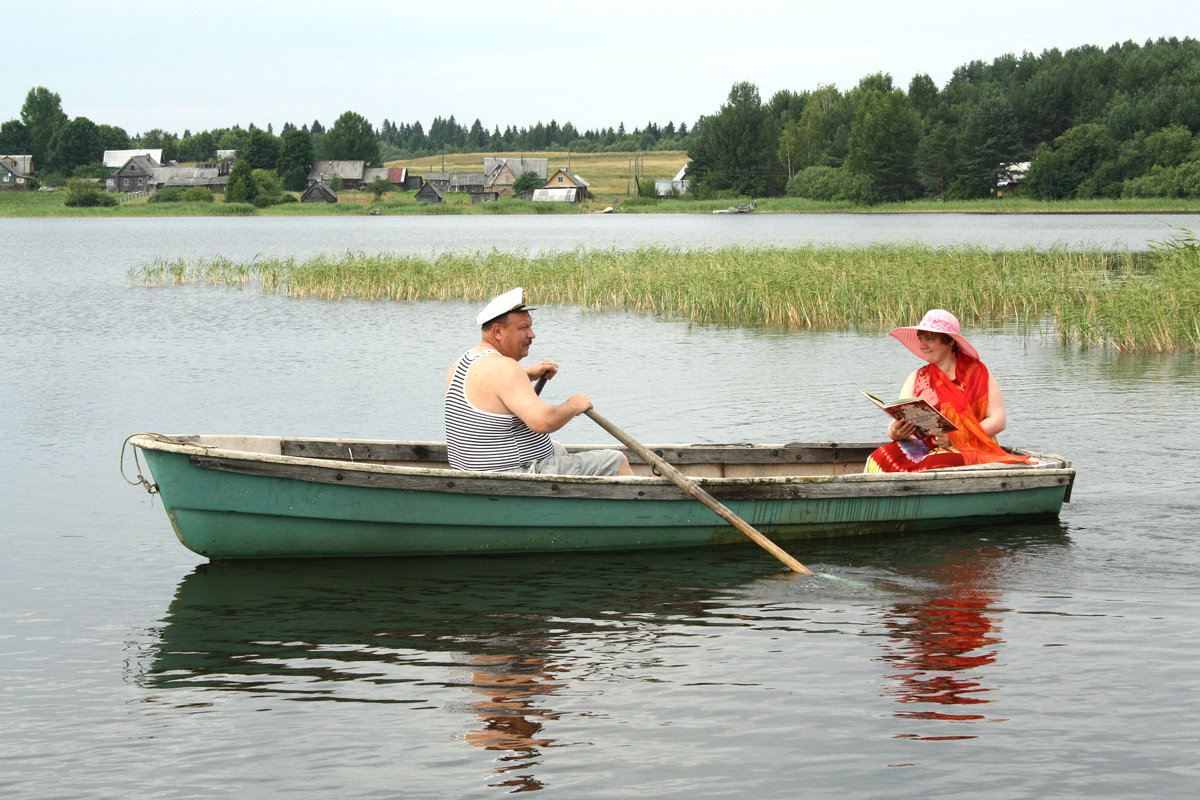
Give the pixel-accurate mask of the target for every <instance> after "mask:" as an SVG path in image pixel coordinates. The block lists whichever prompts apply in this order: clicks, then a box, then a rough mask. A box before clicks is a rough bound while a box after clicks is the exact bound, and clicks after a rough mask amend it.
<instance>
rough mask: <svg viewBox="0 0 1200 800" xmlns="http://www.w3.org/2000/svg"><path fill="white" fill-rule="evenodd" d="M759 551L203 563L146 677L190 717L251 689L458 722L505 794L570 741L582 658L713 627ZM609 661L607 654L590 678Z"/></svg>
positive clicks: (526, 785) (186, 584) (170, 615)
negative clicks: (609, 642) (565, 730)
mask: <svg viewBox="0 0 1200 800" xmlns="http://www.w3.org/2000/svg"><path fill="white" fill-rule="evenodd" d="M753 550H754V548H752V547H751V548H749V549H748V552H747V553H746V555H745V557H744V558H743V559H740V560H739V559H738V558H736V557H734V558H716V557H714V555H713V554H712V553H711V552H710V551H704V550H693V551H687V552H684V553H670V554H668V553H648V554H637V555H636V557H635V556H633V555H626V556H619V555H610V556H604V557H600V558H587V559H582V558H580V557H576V556H569V555H568V556H561V555H560V556H548V555H531V556H527V557H523V558H521V559H520V560H519V562H518V561H515V560H512V559H496V558H480V557H471V556H465V557H456V558H453V559H440V558H430V559H419V560H418V559H371V560H368V559H340V560H338V559H333V560H326V559H310V560H305V561H300V562H297V561H279V560H276V561H224V562H211V563H204V564H200V565H198V566H197V567H196V568H195V570H194V571H193V572H192V573H191V574H189V575H187V576H186V577H184V579H183V580H182V581H181V582H180V584H179V587H178V590H177V592H176V595H175V598H174V599H173V601H172V602H171V604H170V608H169V609H168V611H167V614H166V615H165V617H164V619H163V623H162V625H161V627H160V628H158V629H157V630H155V631H153V632H152V636H153V639H152V641H150V642H149V643H148V644H147V645H146V647H145V655H144V657H143V658H141V659H139V662H140V663H139V665H138V668H139V672H138V674H137V675H136V676H135V677H134V680H135V681H136V683H137V684H138V685H140V686H142V687H143V688H145V689H147V690H148V691H149V693H150V696H152V697H153V698H154V700H153V702H155V703H168V704H169V703H173V702H178V703H181V704H184V705H186V706H187V707H203V706H204V705H205V703H206V698H208V697H211V698H212V702H214V703H215V702H218V698H220V697H221V696H222V695H226V694H228V693H230V692H237V693H245V694H248V695H251V696H253V697H255V698H256V699H259V700H261V701H263V702H266V700H264V698H272V699H273V700H275V701H279V702H321V701H326V702H336V703H343V704H344V703H389V704H402V705H405V706H406V707H410V708H411V707H417V708H436V709H439V712H438V713H441V712H443V711H449V712H450V714H451V718H450V719H448V720H447V721H446V722H447V724H448V725H449V726H450V729H451V731H453V730H454V729H457V730H458V734H457V736H454V738H458V739H460V740H461V741H464V742H465V743H466V744H468V745H470V746H471V747H472V748H478V750H479V752H480V753H481V754H483V753H486V754H488V761H487V763H486V766H485V767H484V769H485V770H486V771H487V772H489V773H493V774H494V777H493V778H492V779H493V780H494V781H496V783H495V784H494V785H495V786H501V787H508V788H509V789H511V790H522V789H534V788H538V787H539V786H540V785H541V782H540V780H539V778H538V776H537V774H536V773H537V770H536V766H537V765H538V764H539V763H540V760H541V758H542V754H543V752H544V750H545V749H546V748H549V747H555V746H558V745H559V744H561V743H560V742H558V741H557V736H556V735H555V733H554V731H553V726H552V724H551V723H552V722H553V721H554V720H557V719H559V718H560V717H561V713H560V712H558V711H556V710H555V708H554V698H555V697H556V696H558V694H559V693H560V692H562V691H564V690H565V689H566V688H569V687H570V686H571V684H572V683H574V682H575V681H576V680H578V679H579V678H580V677H581V675H580V673H579V665H578V661H579V659H578V654H577V653H576V652H574V651H573V649H572V648H574V647H578V646H579V645H578V643H579V641H580V640H581V639H582V640H587V639H589V638H594V637H604V636H608V635H611V634H612V633H613V632H614V630H615V631H617V632H619V633H620V635H621V636H623V637H632V638H637V637H639V636H653V635H656V634H654V633H653V632H650V631H649V629H651V628H653V623H654V620H656V619H662V620H663V621H667V620H669V621H670V623H671V629H672V630H676V631H677V630H678V627H679V626H680V625H683V624H687V622H686V621H687V620H695V621H696V622H695V624H696V625H697V626H702V625H703V622H702V620H701V618H702V617H703V615H704V609H705V606H704V603H705V602H706V601H709V600H710V599H711V598H712V596H713V595H714V593H718V592H721V591H724V590H728V589H729V588H730V587H734V586H739V585H742V584H744V583H747V582H749V581H752V580H754V579H755V578H757V577H759V576H761V575H762V561H761V559H759V558H757V556H756V554H755V553H754V552H753ZM635 558H636V560H635ZM584 561H586V569H584V568H583V567H584V566H585V564H584ZM506 576H508V577H511V579H506ZM518 576H519V579H518ZM635 627H636V630H635ZM643 632H644V633H643ZM618 652H623V648H618ZM603 663H604V659H603V658H602V657H600V656H597V655H595V654H592V655H591V656H590V657H589V659H588V663H587V665H586V672H587V674H589V675H594V674H595V673H596V672H598V671H600V670H602V669H603ZM576 702H577V703H578V700H577V701H576ZM456 717H457V719H456Z"/></svg>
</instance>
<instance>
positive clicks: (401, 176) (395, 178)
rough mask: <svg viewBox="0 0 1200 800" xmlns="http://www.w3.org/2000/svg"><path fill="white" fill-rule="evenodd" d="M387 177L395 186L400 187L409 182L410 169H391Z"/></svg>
mask: <svg viewBox="0 0 1200 800" xmlns="http://www.w3.org/2000/svg"><path fill="white" fill-rule="evenodd" d="M387 177H388V180H389V181H391V182H392V183H394V184H397V185H399V184H401V183H404V182H405V181H406V180H408V168H407V167H389V168H388V176H387Z"/></svg>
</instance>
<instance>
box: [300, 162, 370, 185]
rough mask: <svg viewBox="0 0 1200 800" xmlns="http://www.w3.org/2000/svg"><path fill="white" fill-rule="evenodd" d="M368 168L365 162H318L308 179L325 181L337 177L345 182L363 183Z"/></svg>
mask: <svg viewBox="0 0 1200 800" xmlns="http://www.w3.org/2000/svg"><path fill="white" fill-rule="evenodd" d="M366 166H367V162H365V161H316V162H314V163H313V166H312V169H311V170H309V172H308V179H309V180H310V181H324V180H329V179H330V178H332V177H333V176H334V175H337V176H338V177H340V178H341V179H342V180H344V181H361V180H362V179H363V170H364V169H366Z"/></svg>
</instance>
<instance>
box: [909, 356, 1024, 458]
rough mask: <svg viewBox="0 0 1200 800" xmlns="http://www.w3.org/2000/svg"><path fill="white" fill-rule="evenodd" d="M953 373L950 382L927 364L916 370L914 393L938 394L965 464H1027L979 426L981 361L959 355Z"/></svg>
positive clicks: (983, 381) (983, 394) (984, 371)
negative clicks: (928, 391) (953, 425)
mask: <svg viewBox="0 0 1200 800" xmlns="http://www.w3.org/2000/svg"><path fill="white" fill-rule="evenodd" d="M954 373H955V378H956V379H955V380H953V381H952V380H950V379H949V378H948V377H946V373H944V372H942V371H941V370H940V369H939V368H938V367H937V366H935V365H933V364H926V365H925V366H923V367H921V369H919V370H917V377H916V379H915V381H914V384H913V394H915V395H917V396H918V397H920V396H922V391H923V390H925V389H931V390H932V391H933V393H934V394H936V395H937V403H935V405H936V406H937V409H938V411H940V412H942V415H943V416H945V417H946V418H947V419H948V420H950V421H951V422H953V423H954V424H955V425H956V426H957V427H958V430H956V431H951V433H950V444H951V446H953V448H954V449H955V450H957V451H958V452H960V453H962V455H963V460H964V463H966V464H991V463H1004V464H1023V463H1028V461H1029V459H1028V458H1027V457H1025V456H1017V455H1013V454H1012V453H1009V452H1007V451H1005V450H1004V448H1002V447H1000V445H998V444H996V440H995V439H993V438H992V437H991V436H989V435H988V434H987V433H985V432H984V430H983V428H982V426H980V424H979V421H980V420H981V419H983V418H984V417H986V416H987V408H988V377H989V373H988V368H987V367H985V366H984V365H983V362H982V361H980V360H978V359H975V358H971V357H970V356H968V355H966V354H965V353H959V354H958V360H957V362H956V363H955V366H954ZM926 396H927V395H926Z"/></svg>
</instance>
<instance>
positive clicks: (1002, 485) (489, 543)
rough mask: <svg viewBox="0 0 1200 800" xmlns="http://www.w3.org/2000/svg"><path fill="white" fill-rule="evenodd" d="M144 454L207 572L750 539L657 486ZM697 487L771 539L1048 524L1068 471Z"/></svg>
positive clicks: (674, 490) (222, 453) (669, 487)
mask: <svg viewBox="0 0 1200 800" xmlns="http://www.w3.org/2000/svg"><path fill="white" fill-rule="evenodd" d="M134 444H135V445H138V446H139V447H140V448H141V450H142V452H143V453H144V454H145V457H146V460H147V464H148V466H149V468H150V471H151V472H152V474H153V476H154V479H155V482H156V484H157V487H158V490H159V492H160V494H161V496H162V501H163V504H164V506H165V507H166V510H167V514H168V517H169V518H170V520H171V524H172V526H173V527H174V529H175V533H176V535H177V536H178V538H179V540H180V542H182V543H183V544H184V545H185V546H186V547H188V548H189V549H191V550H193V551H194V552H196V553H198V554H200V555H203V556H206V557H208V558H211V559H235V558H281V557H288V558H294V557H340V556H418V555H448V554H468V553H470V554H480V553H497V554H501V553H534V552H555V551H618V550H637V549H648V548H672V547H694V546H706V545H720V544H729V543H735V542H743V541H745V539H744V537H743V536H742V535H741V534H740V533H738V532H737V531H736V530H735V529H733V528H732V527H730V526H729V525H728V524H727V523H725V522H724V521H723V520H721V519H720V518H718V517H717V516H716V515H715V514H713V513H712V512H711V511H710V510H708V509H707V508H705V507H704V506H703V505H701V504H700V503H698V502H696V501H695V500H694V499H692V498H691V497H690V496H689V495H687V494H686V493H685V492H683V491H682V490H680V489H678V487H676V486H674V485H673V484H670V483H669V482H666V481H665V480H664V479H662V478H653V477H645V478H632V479H595V478H571V477H565V476H537V477H536V478H525V479H522V478H513V477H511V476H497V475H495V474H488V473H470V472H455V471H452V470H448V469H429V468H410V467H403V466H389V465H380V464H371V463H363V462H352V461H342V462H336V463H330V462H328V461H325V460H321V459H311V458H297V457H288V456H275V455H269V456H261V455H244V454H238V453H236V452H232V451H228V450H222V449H219V448H204V449H195V448H191V447H189V446H188V445H186V444H176V445H174V446H158V447H152V446H146V445H147V443H146V442H138V441H137V440H136V439H135V441H134ZM1063 464H1066V467H1064V468H1058V469H1042V470H1037V469H1028V468H1026V469H1002V470H994V469H993V470H990V471H980V473H975V472H971V473H959V474H957V475H955V474H952V473H949V472H946V473H944V474H942V475H936V476H931V475H930V474H929V473H924V474H918V475H915V476H903V475H886V476H880V475H861V474H846V475H841V476H820V475H817V476H810V477H777V478H762V479H738V478H732V479H699V482H700V483H701V485H703V486H704V487H705V489H706V490H708V491H709V492H710V493H712V494H713V495H714V496H716V497H717V498H718V499H720V500H721V502H723V503H724V504H725V505H727V506H728V507H729V508H730V509H731V510H732V511H733V512H734V513H735V514H737V515H738V516H740V517H742V518H743V519H745V520H746V521H747V522H749V523H750V524H751V525H753V526H754V527H756V528H758V529H759V530H760V531H762V532H763V533H764V534H766V535H767V536H769V537H771V538H773V539H776V540H778V541H788V540H796V539H806V538H816V537H829V536H848V535H857V534H868V533H880V532H900V531H916V530H928V529H936V528H944V527H949V526H959V525H963V524H972V523H977V522H981V521H982V522H1003V521H1010V520H1018V519H1023V518H1030V517H1045V516H1053V515H1055V514H1057V513H1058V512H1059V510H1060V509H1061V506H1062V503H1063V501H1064V499H1066V497H1067V493H1068V490H1069V488H1070V485H1071V481H1072V480H1073V478H1074V470H1073V469H1070V467H1069V464H1067V462H1063Z"/></svg>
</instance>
